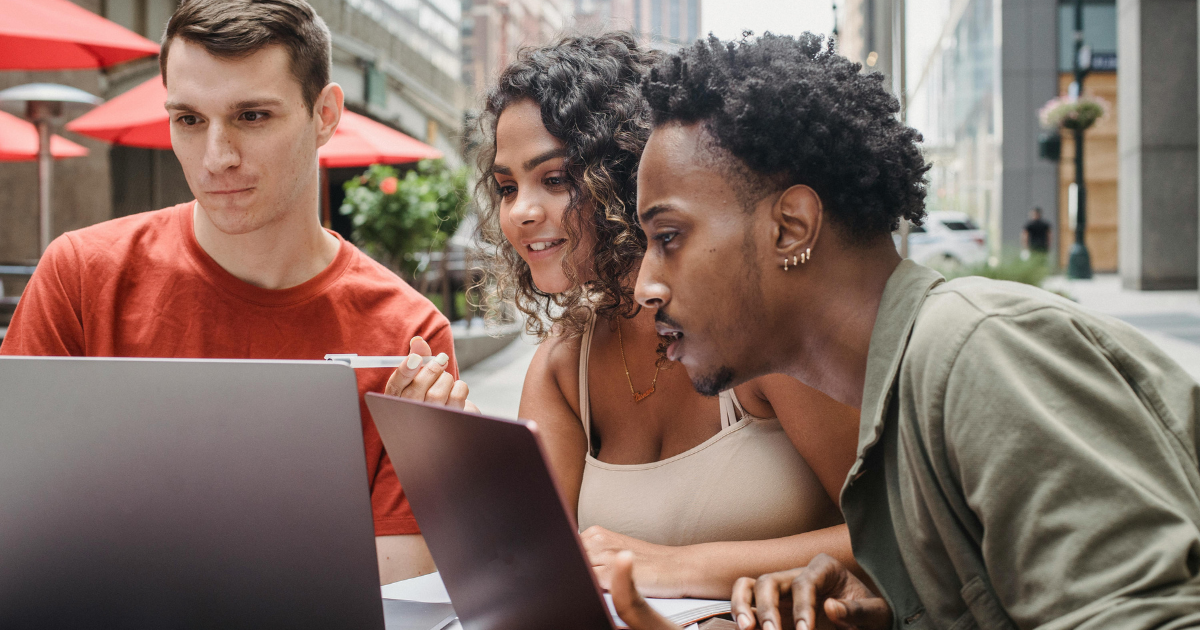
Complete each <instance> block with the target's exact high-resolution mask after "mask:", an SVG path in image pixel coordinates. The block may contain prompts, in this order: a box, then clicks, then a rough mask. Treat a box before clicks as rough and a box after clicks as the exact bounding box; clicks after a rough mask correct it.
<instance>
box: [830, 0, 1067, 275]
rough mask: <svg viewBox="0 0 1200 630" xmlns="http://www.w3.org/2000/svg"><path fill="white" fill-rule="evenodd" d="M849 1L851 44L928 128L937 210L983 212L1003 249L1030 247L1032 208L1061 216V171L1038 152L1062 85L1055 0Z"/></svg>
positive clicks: (846, 42) (844, 38)
mask: <svg viewBox="0 0 1200 630" xmlns="http://www.w3.org/2000/svg"><path fill="white" fill-rule="evenodd" d="M839 9H840V11H841V15H840V19H839V25H838V27H839V28H838V31H839V35H840V42H839V43H840V44H841V49H842V51H843V52H844V53H845V54H846V55H847V56H849V57H850V58H852V59H855V60H857V61H861V62H862V63H864V66H865V67H866V70H868V71H876V70H877V71H880V72H883V73H884V74H885V76H886V77H887V84H888V85H890V86H892V89H893V91H894V92H895V93H896V94H897V95H898V97H901V103H902V106H903V110H904V113H903V115H904V117H905V120H906V122H907V123H908V124H909V125H911V126H913V127H915V128H916V129H917V130H919V131H920V132H921V134H922V135H923V136H924V139H925V147H924V148H925V152H926V157H927V158H928V160H929V162H930V164H931V165H932V168H931V170H930V173H929V199H928V202H927V206H928V208H929V209H930V210H954V211H961V212H966V213H967V214H969V215H971V216H973V217H974V218H975V219H976V221H977V222H978V223H979V224H980V225H981V226H983V227H984V228H985V229H986V230H987V232H988V238H989V248H990V249H991V251H992V253H993V255H995V256H1001V255H1003V254H1004V253H1005V252H1007V251H1011V250H1015V249H1016V248H1017V247H1019V243H1020V238H1021V230H1022V228H1023V226H1024V224H1025V222H1026V220H1027V217H1028V214H1029V211H1030V209H1031V208H1034V207H1042V208H1044V209H1046V211H1047V214H1049V215H1050V217H1051V218H1053V216H1054V214H1055V213H1054V212H1053V211H1052V209H1055V208H1057V206H1058V203H1057V197H1058V181H1057V176H1058V173H1057V169H1056V165H1055V164H1054V163H1052V162H1049V161H1046V160H1041V159H1039V158H1038V150H1037V140H1038V136H1039V134H1040V126H1039V123H1038V118H1037V110H1038V109H1039V108H1040V107H1041V106H1042V104H1044V103H1045V102H1046V101H1048V100H1050V99H1051V98H1053V97H1054V96H1055V95H1056V94H1057V93H1058V72H1057V54H1058V46H1057V34H1058V32H1057V28H1058V27H1057V23H1058V19H1057V18H1058V16H1057V9H1056V7H1055V5H1054V4H1053V3H1049V2H1044V1H1042V0H1005V1H1004V2H1001V1H1000V0H922V1H921V2H920V3H917V2H912V1H909V2H907V3H905V2H903V1H902V0H849V2H847V3H845V4H844V5H840V6H839ZM918 12H919V13H918ZM918 16H919V19H917V17H918ZM872 57H873V58H872ZM872 61H873V62H874V63H870V62H872Z"/></svg>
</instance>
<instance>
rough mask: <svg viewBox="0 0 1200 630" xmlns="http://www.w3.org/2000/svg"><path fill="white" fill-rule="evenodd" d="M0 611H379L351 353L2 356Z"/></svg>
mask: <svg viewBox="0 0 1200 630" xmlns="http://www.w3.org/2000/svg"><path fill="white" fill-rule="evenodd" d="M0 506H2V507H0V627H3V628H24V627H29V628H32V627H36V628H59V627H71V628H214V627H221V628H264V627H286V628H335V627H336V628H369V629H372V630H374V629H381V628H383V627H384V626H383V607H382V602H381V600H380V593H379V574H378V567H377V564H376V552H375V544H374V529H373V523H372V519H371V505H370V497H369V491H368V483H367V476H366V468H365V465H364V454H363V438H362V424H361V419H360V416H359V405H358V400H357V387H356V384H355V378H354V374H353V372H352V370H351V369H350V368H349V367H347V366H344V365H340V364H335V363H329V362H324V361H321V362H315V361H314V362H266V361H215V360H171V359H112V358H107V359H103V358H41V357H0Z"/></svg>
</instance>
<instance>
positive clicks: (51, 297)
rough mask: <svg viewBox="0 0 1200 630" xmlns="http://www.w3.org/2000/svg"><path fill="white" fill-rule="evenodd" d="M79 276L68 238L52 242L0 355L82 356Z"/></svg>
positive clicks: (62, 237) (1, 347)
mask: <svg viewBox="0 0 1200 630" xmlns="http://www.w3.org/2000/svg"><path fill="white" fill-rule="evenodd" d="M81 276H82V274H81V273H80V269H79V256H78V254H77V252H76V250H75V246H74V244H73V243H72V241H71V238H70V236H69V235H67V234H64V235H62V236H59V237H58V238H56V239H54V241H53V242H51V243H50V246H49V247H48V248H46V252H45V254H43V255H42V258H41V260H40V261H39V262H38V265H37V269H36V270H35V271H34V272H33V276H32V277H30V279H29V284H28V285H26V287H25V291H24V292H23V293H22V294H21V299H20V301H19V302H18V303H17V309H16V311H15V312H14V313H13V317H12V321H11V322H10V323H9V326H8V332H7V333H6V334H5V337H4V342H3V344H0V354H8V355H27V356H82V355H83V354H84V353H85V349H86V346H85V344H84V337H83V308H82V295H81Z"/></svg>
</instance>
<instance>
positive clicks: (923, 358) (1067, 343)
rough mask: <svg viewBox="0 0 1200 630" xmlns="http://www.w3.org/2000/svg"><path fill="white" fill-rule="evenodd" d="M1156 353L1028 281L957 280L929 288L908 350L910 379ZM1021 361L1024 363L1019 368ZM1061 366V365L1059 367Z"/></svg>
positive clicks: (1126, 329)
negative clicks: (1023, 282) (955, 372)
mask: <svg viewBox="0 0 1200 630" xmlns="http://www.w3.org/2000/svg"><path fill="white" fill-rule="evenodd" d="M1158 354H1161V352H1160V351H1159V350H1158V349H1157V348H1156V347H1155V346H1154V345H1153V344H1152V343H1151V342H1150V341H1149V340H1147V339H1146V338H1145V337H1144V336H1143V335H1142V334H1141V333H1140V332H1139V331H1137V330H1136V329H1135V328H1133V327H1132V326H1130V325H1129V324H1127V323H1125V322H1122V321H1119V320H1116V319H1114V318H1112V317H1108V316H1106V315H1101V314H1099V313H1094V312H1092V311H1089V310H1087V309H1085V308H1083V307H1082V306H1080V305H1079V304H1076V303H1075V302H1072V301H1071V300H1068V299H1066V298H1063V297H1061V296H1058V295H1055V294H1053V293H1050V292H1048V291H1044V290H1042V289H1039V288H1036V287H1032V286H1029V285H1024V284H1018V283H1013V282H1001V281H996V280H989V279H985V278H960V279H956V280H952V281H950V282H946V283H944V284H941V285H939V286H937V287H935V288H934V289H933V290H931V291H930V293H929V296H928V298H927V299H926V301H925V303H924V304H923V305H922V307H921V309H920V311H919V312H918V314H917V319H916V321H915V323H914V325H913V331H912V336H911V338H910V340H909V345H908V348H907V350H906V352H905V359H904V363H905V364H906V365H905V371H906V372H907V373H908V375H909V376H910V377H917V376H921V377H928V378H933V380H935V381H936V380H939V378H938V377H939V375H940V377H941V378H942V379H944V378H947V377H948V376H949V374H950V372H951V371H959V372H964V371H969V372H972V373H974V374H976V375H977V376H978V377H980V378H985V376H986V374H988V373H993V372H996V371H998V370H1001V369H1002V368H1004V367H1005V366H1007V367H1009V368H1012V369H1014V370H1016V372H1013V373H1010V376H1012V377H1014V378H1020V375H1019V373H1020V372H1021V371H1022V370H1027V371H1036V370H1033V366H1034V365H1039V364H1050V363H1054V362H1056V361H1061V360H1063V359H1064V358H1066V359H1069V360H1071V361H1072V366H1071V369H1081V366H1082V364H1084V363H1088V362H1090V363H1091V364H1093V366H1094V367H1097V368H1101V369H1107V368H1105V367H1104V366H1105V364H1120V363H1124V362H1127V361H1128V360H1130V359H1129V357H1130V356H1134V355H1141V356H1148V355H1154V356H1155V360H1156V361H1157V360H1158V357H1157V355H1158ZM1021 366H1025V367H1024V368H1021ZM1062 369H1066V368H1065V367H1063V368H1062Z"/></svg>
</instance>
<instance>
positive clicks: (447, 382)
mask: <svg viewBox="0 0 1200 630" xmlns="http://www.w3.org/2000/svg"><path fill="white" fill-rule="evenodd" d="M168 52H169V53H170V54H169V55H168ZM160 63H161V65H162V76H163V81H164V82H165V83H166V86H167V99H168V102H167V104H166V106H167V110H168V111H169V112H170V117H171V141H172V144H173V146H174V150H175V154H176V156H178V158H179V162H180V164H182V165H183V171H184V174H185V175H186V177H187V181H188V185H189V186H190V188H191V190H192V193H193V194H194V195H195V196H196V201H193V202H190V203H185V204H181V205H178V206H175V207H173V208H166V209H164V210H158V211H155V212H147V213H143V214H139V215H135V216H131V217H125V218H122V219H116V220H113V221H108V222H106V223H101V224H99V225H95V226H92V227H89V228H85V229H82V230H78V231H76V232H68V233H67V234H64V235H62V236H60V237H59V238H58V239H56V240H55V241H54V242H53V243H52V244H51V245H50V247H49V248H48V249H47V250H46V252H45V254H44V255H43V257H42V259H41V262H40V263H39V264H38V268H37V272H36V273H34V275H33V278H32V279H31V280H30V282H29V286H28V287H27V288H26V289H25V293H24V294H23V295H22V298H21V301H20V304H19V305H18V307H17V310H16V313H15V314H14V316H13V320H12V323H11V325H10V327H9V329H8V335H7V337H6V338H5V339H4V343H3V345H2V346H0V354H20V355H74V356H140V357H193V358H247V359H321V358H323V357H324V355H325V354H327V353H356V354H362V355H397V354H407V353H408V352H410V350H411V351H412V352H413V353H415V354H421V355H428V354H432V353H438V356H437V358H436V360H434V361H430V362H428V364H427V365H425V366H424V367H422V366H420V365H414V367H412V368H409V367H408V365H405V366H401V368H399V369H398V370H396V372H395V373H394V376H393V377H392V379H391V380H392V382H391V383H390V384H389V383H388V381H389V376H392V373H391V371H390V370H387V369H367V370H358V371H357V376H358V390H359V403H360V406H361V411H362V427H363V440H364V442H365V445H366V456H367V461H366V465H367V474H368V480H369V483H370V490H371V504H372V510H373V513H374V519H375V534H376V537H377V538H376V541H377V547H378V550H379V560H380V562H379V564H380V579H381V581H383V582H385V583H386V582H391V581H395V580H398V579H404V578H407V577H412V576H415V575H420V574H422V573H426V572H429V571H432V570H433V568H434V567H433V562H432V559H431V558H430V556H429V551H428V549H427V548H426V547H425V544H424V539H423V538H422V537H421V535H420V530H419V529H418V528H417V523H416V520H415V519H414V518H413V515H412V511H411V509H410V508H409V505H408V501H407V499H405V496H404V491H403V490H402V489H401V488H400V484H399V481H398V480H397V479H396V474H395V472H394V471H393V469H392V464H391V462H390V461H389V460H388V457H387V454H386V453H385V452H384V450H383V444H382V442H381V440H380V438H379V433H378V431H377V430H376V428H375V425H374V423H373V422H372V420H371V417H370V415H369V413H368V411H367V408H366V405H365V404H362V395H363V394H364V393H365V392H367V391H384V388H385V385H387V387H388V391H389V392H392V393H399V394H400V395H403V396H406V397H410V398H417V399H424V400H428V401H432V402H441V403H447V404H453V405H456V406H458V407H462V406H463V405H464V404H465V399H466V395H467V388H466V385H465V384H463V383H462V382H461V381H456V380H455V379H454V374H455V372H456V371H457V368H456V366H455V364H454V345H453V342H452V339H451V336H450V326H449V323H448V322H447V321H446V319H445V318H444V317H443V316H442V315H441V314H440V313H439V312H438V311H437V309H436V308H435V307H434V306H433V304H431V303H430V302H429V301H428V300H427V299H425V298H424V297H423V296H422V295H421V294H419V293H418V292H417V291H415V290H413V289H412V288H411V287H409V286H408V285H407V284H405V283H404V282H403V281H402V280H400V279H399V278H398V277H396V276H395V274H393V273H391V272H390V271H388V270H387V269H386V268H384V267H383V266H381V265H380V264H378V263H376V262H375V261H373V260H371V259H370V258H368V257H367V256H365V255H364V254H363V253H362V252H360V251H359V250H358V249H357V248H355V247H354V246H353V245H351V244H350V243H347V242H345V241H344V240H342V239H341V238H340V237H338V236H337V235H336V234H333V233H331V232H328V231H325V230H324V229H322V228H321V225H320V222H319V220H318V190H319V188H318V168H317V149H318V147H320V146H321V145H323V144H324V143H325V142H327V141H328V140H329V138H330V136H332V135H333V132H334V130H335V129H336V128H337V124H338V120H339V119H340V116H341V109H342V90H341V88H340V87H338V86H337V84H334V83H330V82H329V71H330V47H329V31H328V28H327V27H326V26H325V24H324V22H322V21H321V18H320V17H318V16H317V15H316V14H315V13H314V12H313V10H312V8H311V7H310V6H309V5H308V4H307V3H305V2H304V0H188V1H185V2H184V3H183V4H182V5H181V6H180V7H179V9H178V10H177V11H176V12H175V14H174V15H173V16H172V18H171V21H170V23H169V24H168V27H167V31H166V34H165V35H164V37H163V46H162V54H161V57H160ZM413 337H420V338H421V339H413ZM410 339H412V340H413V341H412V347H411V349H410V347H409V340H410ZM419 358H420V357H417V356H413V355H410V362H409V364H415V363H416V361H418V360H419Z"/></svg>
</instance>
